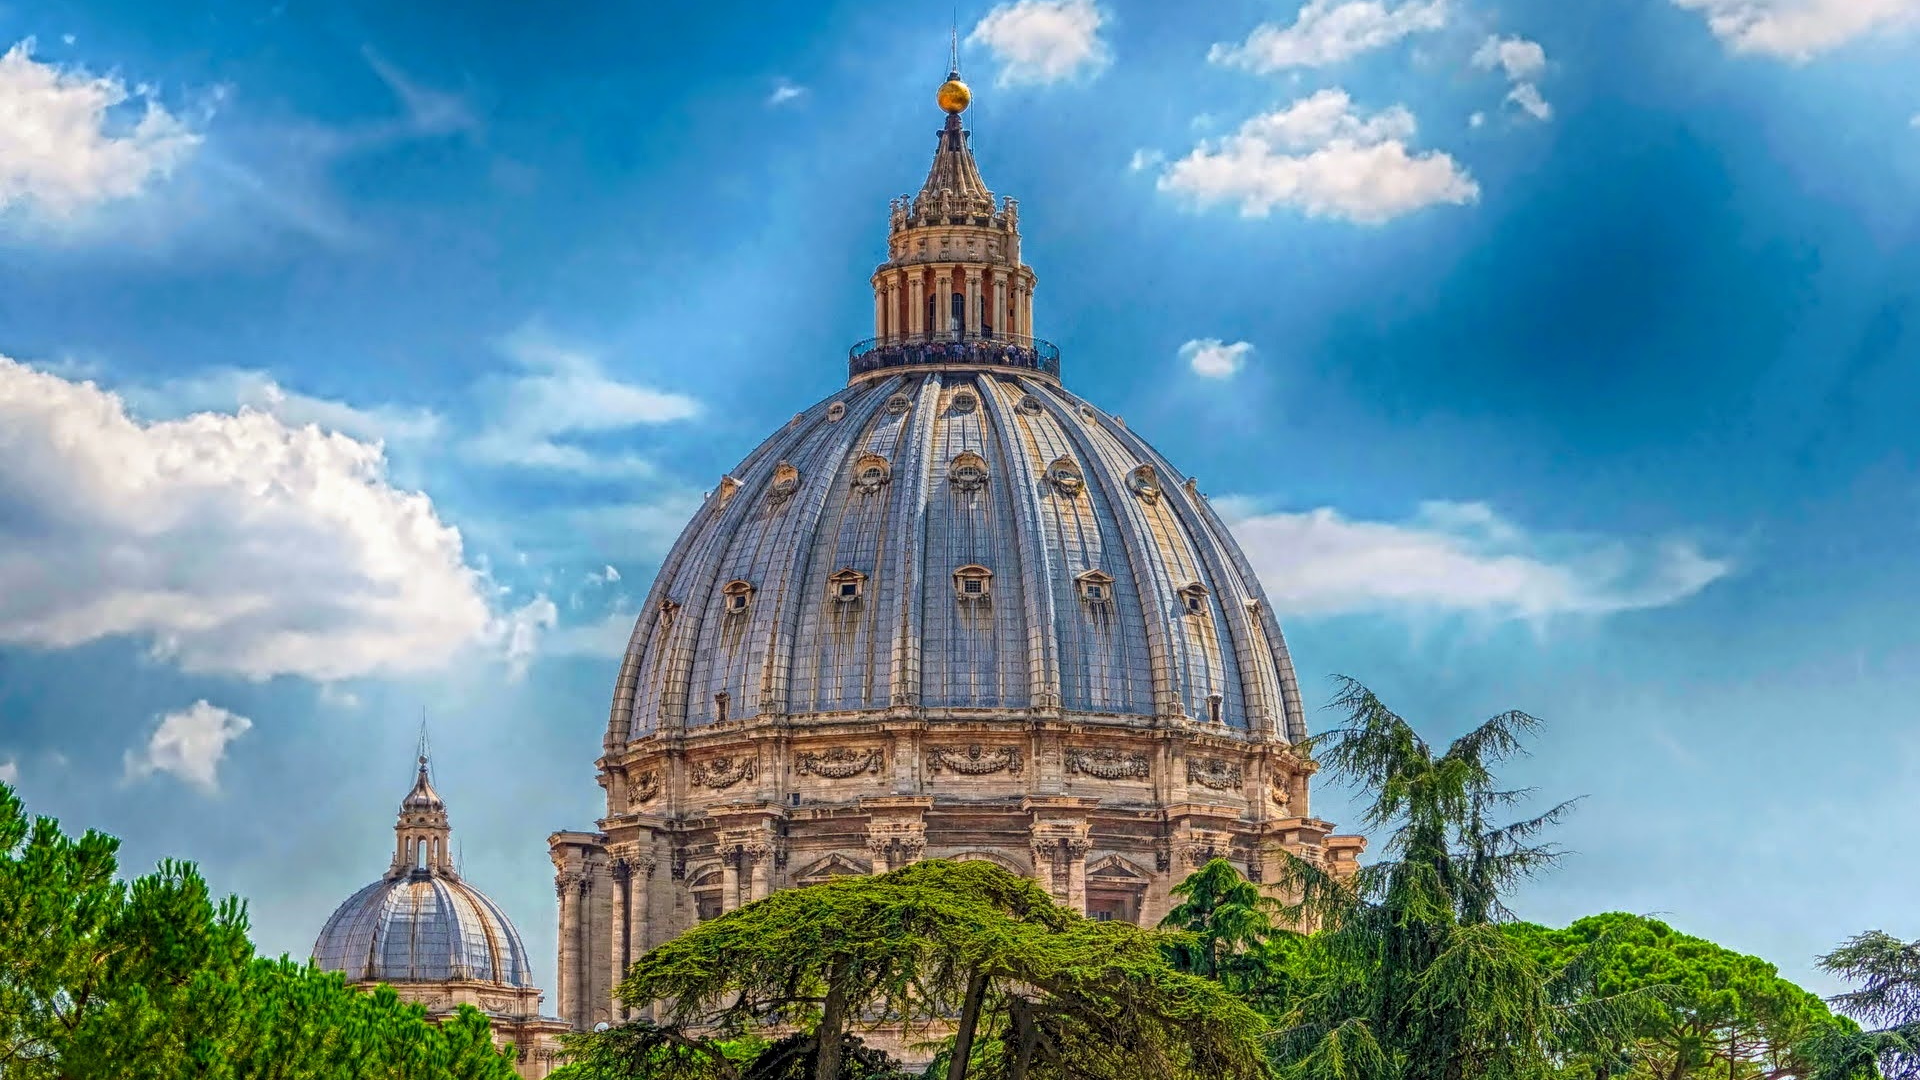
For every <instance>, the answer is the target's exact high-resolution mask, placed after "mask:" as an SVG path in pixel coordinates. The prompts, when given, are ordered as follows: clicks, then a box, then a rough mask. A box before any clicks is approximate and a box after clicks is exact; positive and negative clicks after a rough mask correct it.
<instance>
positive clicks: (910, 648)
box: [876, 376, 944, 761]
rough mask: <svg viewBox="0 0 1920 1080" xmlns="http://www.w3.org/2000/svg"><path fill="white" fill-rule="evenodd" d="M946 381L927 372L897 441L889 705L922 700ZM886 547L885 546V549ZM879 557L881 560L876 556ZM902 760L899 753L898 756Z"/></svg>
mask: <svg viewBox="0 0 1920 1080" xmlns="http://www.w3.org/2000/svg"><path fill="white" fill-rule="evenodd" d="M943 389H944V384H943V381H942V380H941V379H940V378H939V377H938V376H935V377H932V378H929V379H928V380H927V381H926V384H925V385H924V386H923V388H922V390H921V392H920V400H919V401H918V402H916V403H915V406H914V409H913V411H912V412H910V413H909V414H908V415H909V416H910V417H912V419H911V420H908V421H906V422H904V424H903V425H902V426H903V427H904V429H905V430H904V431H903V433H902V435H901V437H900V438H899V439H897V440H896V442H895V445H896V446H897V447H899V448H901V452H900V453H899V459H898V461H897V462H896V463H895V466H894V470H893V487H894V490H893V492H892V493H891V495H892V497H893V499H894V505H893V507H891V509H892V511H893V513H892V520H893V521H894V522H897V523H898V524H899V526H900V527H901V532H902V535H901V536H900V537H899V539H898V540H896V541H895V543H894V545H893V550H892V552H891V553H890V555H891V559H890V561H891V563H892V572H891V573H889V574H888V575H887V577H888V578H889V579H891V580H890V585H891V590H892V594H891V597H890V599H891V600H892V604H893V610H892V612H891V615H892V619H891V621H892V627H891V631H892V632H891V646H892V661H893V662H892V664H890V665H889V666H890V668H891V671H890V672H889V676H890V677H889V679H888V685H887V702H886V704H887V707H888V708H889V709H890V710H896V711H898V710H912V711H913V712H914V713H918V712H919V709H920V703H921V691H922V686H921V665H920V632H921V627H922V626H924V625H925V615H926V612H925V608H924V597H923V596H922V594H921V582H920V572H921V566H920V564H921V562H922V561H923V560H922V559H921V558H920V557H919V554H920V553H923V552H925V551H926V550H927V474H928V471H929V461H930V459H931V458H932V456H933V440H934V438H935V437H936V436H938V435H939V434H940V425H939V423H938V421H937V417H938V415H939V411H940V400H941V391H942V390H943ZM882 550H884V549H882ZM876 561H877V560H876ZM895 760H896V761H898V755H896V756H895Z"/></svg>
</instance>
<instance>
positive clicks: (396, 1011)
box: [0, 784, 514, 1080]
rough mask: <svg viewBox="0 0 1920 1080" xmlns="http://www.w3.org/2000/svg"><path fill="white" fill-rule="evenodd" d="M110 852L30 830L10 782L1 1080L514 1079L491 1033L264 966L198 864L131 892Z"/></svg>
mask: <svg viewBox="0 0 1920 1080" xmlns="http://www.w3.org/2000/svg"><path fill="white" fill-rule="evenodd" d="M117 848H118V845H117V843H116V842H115V841H114V840H113V839H112V838H111V837H107V836H103V835H101V834H99V833H95V832H91V831H90V832H88V833H86V834H85V835H84V836H81V837H79V838H78V839H74V838H72V837H69V836H67V835H65V834H64V833H62V832H61V831H60V828H59V825H58V823H56V822H55V821H53V820H52V819H51V818H45V817H42V818H38V819H35V820H33V821H31V822H29V821H28V819H27V817H26V814H25V812H24V808H23V807H22V805H21V803H20V800H19V799H18V798H17V797H16V796H15V795H14V793H13V790H12V789H11V788H9V787H7V786H6V785H4V784H0V1076H5V1077H7V1078H8V1080H71V1078H82V1077H85V1078H92V1077H108V1076H111V1077H116V1078H126V1080H146V1078H152V1080H162V1078H166V1080H172V1078H175V1077H182V1076H192V1077H199V1078H206V1080H255V1078H258V1080H267V1078H272V1080H360V1078H368V1080H372V1078H381V1080H385V1078H396V1080H397V1078H400V1077H407V1078H413V1077H422V1078H431V1080H442V1078H445V1080H507V1078H510V1077H512V1076H513V1075H514V1073H513V1069H512V1066H511V1064H510V1062H509V1060H508V1059H507V1058H506V1057H505V1056H503V1055H502V1054H500V1053H499V1052H497V1051H496V1050H495V1049H494V1048H493V1044H492V1042H491V1040H490V1038H489V1037H488V1033H487V1023H486V1019H485V1018H484V1017H482V1016H481V1015H480V1014H479V1013H478V1012H475V1011H473V1010H471V1009H465V1010H462V1011H461V1013H460V1015H458V1016H456V1017H454V1018H452V1019H451V1020H449V1021H448V1022H447V1023H446V1024H444V1025H439V1026H436V1025H433V1024H430V1023H428V1022H427V1021H426V1020H425V1019H423V1016H422V1013H421V1010H420V1009H419V1008H418V1007H417V1006H412V1005H407V1004H404V1003H402V1002H401V1001H400V1000H399V998H397V997H396V996H395V995H394V994H393V992H392V991H391V990H385V989H383V990H382V991H381V992H379V993H375V994H362V993H359V992H357V991H354V990H352V989H350V988H348V987H347V985H346V984H345V983H344V982H343V981H342V980H341V979H340V977H339V976H338V975H332V974H326V973H322V972H319V971H316V970H314V969H312V968H310V967H306V966H303V965H297V964H294V963H292V962H290V961H287V960H285V959H281V960H266V959H262V958H259V957H256V956H254V955H253V947H252V945H251V944H250V943H249V942H248V940H247V919H246V910H245V907H244V905H242V904H241V903H240V901H238V900H236V899H233V898H231V897H230V898H228V899H226V900H223V901H220V902H218V903H215V902H214V900H213V898H212V896H211V895H210V893H209V892H208V890H207V886H206V882H204V881H203V880H201V878H200V876H199V874H198V873H197V872H196V871H195V870H194V869H193V867H192V866H190V865H188V864H185V863H175V862H164V863H162V864H161V865H160V867H159V869H158V870H157V871H156V872H154V873H152V874H148V875H146V876H144V877H140V878H136V879H134V880H133V881H131V882H122V881H119V880H116V879H115V877H114V873H115V870H116V859H115V855H116V851H117Z"/></svg>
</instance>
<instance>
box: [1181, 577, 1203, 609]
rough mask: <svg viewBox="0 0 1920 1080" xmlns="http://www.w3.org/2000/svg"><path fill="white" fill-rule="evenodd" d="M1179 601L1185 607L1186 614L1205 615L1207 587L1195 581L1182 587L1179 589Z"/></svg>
mask: <svg viewBox="0 0 1920 1080" xmlns="http://www.w3.org/2000/svg"><path fill="white" fill-rule="evenodd" d="M1180 603H1181V604H1182V605H1184V606H1185V607H1186V609H1187V614H1189V615H1205V614H1206V613H1207V587H1206V586H1205V585H1202V584H1200V583H1199V582H1197V581H1196V582H1194V583H1192V584H1191V585H1187V586H1185V587H1183V588H1182V589H1181V590H1180Z"/></svg>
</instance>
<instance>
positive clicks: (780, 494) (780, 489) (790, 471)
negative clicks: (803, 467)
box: [767, 461, 800, 505]
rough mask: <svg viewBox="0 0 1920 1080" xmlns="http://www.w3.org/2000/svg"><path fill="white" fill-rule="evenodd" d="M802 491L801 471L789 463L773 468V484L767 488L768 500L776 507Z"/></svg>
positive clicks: (782, 463)
mask: <svg viewBox="0 0 1920 1080" xmlns="http://www.w3.org/2000/svg"><path fill="white" fill-rule="evenodd" d="M799 490H800V470H799V469H796V468H794V467H793V466H792V465H791V464H789V463H787V462H784V461H783V462H781V463H780V464H778V465H775V466H774V467H773V483H772V484H771V485H770V486H768V488H767V498H768V499H769V500H770V501H772V502H773V503H774V504H775V505H778V504H780V503H783V502H786V501H787V500H788V499H790V498H792V497H793V493H794V492H796V491H799Z"/></svg>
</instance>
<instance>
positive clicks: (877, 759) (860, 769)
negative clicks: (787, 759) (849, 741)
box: [795, 746, 886, 780]
mask: <svg viewBox="0 0 1920 1080" xmlns="http://www.w3.org/2000/svg"><path fill="white" fill-rule="evenodd" d="M885 761H886V754H885V753H884V752H883V751H881V750H880V749H879V748H878V747H872V748H869V749H866V750H854V749H850V748H848V747H845V746H836V747H833V748H832V749H830V750H822V751H819V752H817V753H816V752H814V751H811V750H809V751H807V752H805V753H802V754H801V755H800V756H799V758H798V759H796V761H795V764H796V765H797V766H798V767H799V769H800V771H801V772H803V773H812V774H813V775H815V776H824V777H826V778H827V779H829V780H845V779H846V778H848V777H850V776H858V775H860V774H861V773H877V772H879V771H880V767H881V765H882V764H883V763H884V762H885Z"/></svg>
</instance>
